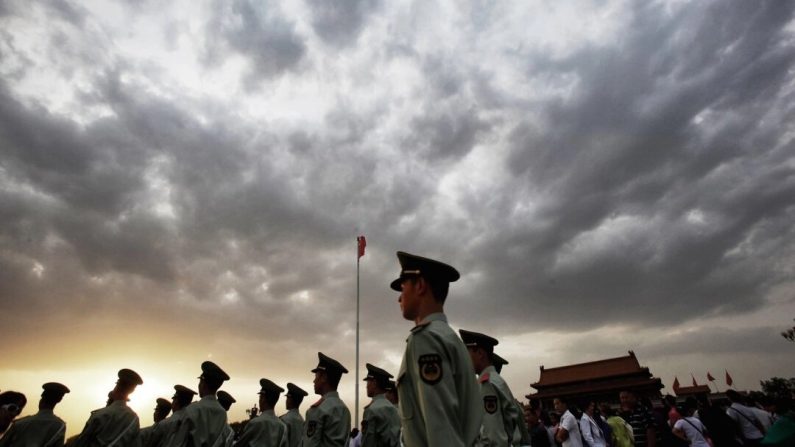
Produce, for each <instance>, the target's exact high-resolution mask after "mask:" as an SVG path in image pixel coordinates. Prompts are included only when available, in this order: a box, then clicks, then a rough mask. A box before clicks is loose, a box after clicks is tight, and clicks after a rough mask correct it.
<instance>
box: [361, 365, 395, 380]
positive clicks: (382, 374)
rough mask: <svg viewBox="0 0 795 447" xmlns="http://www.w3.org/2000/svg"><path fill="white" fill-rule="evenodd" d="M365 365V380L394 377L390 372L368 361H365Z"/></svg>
mask: <svg viewBox="0 0 795 447" xmlns="http://www.w3.org/2000/svg"><path fill="white" fill-rule="evenodd" d="M365 366H367V377H365V378H364V381H365V382H366V381H368V380H389V379H391V378H392V377H394V376H393V375H392V374H389V373H388V372H386V371H384V370H383V369H381V368H379V367H377V366H374V365H371V364H369V363H367V364H366V365H365Z"/></svg>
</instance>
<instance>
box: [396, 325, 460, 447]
mask: <svg viewBox="0 0 795 447" xmlns="http://www.w3.org/2000/svg"><path fill="white" fill-rule="evenodd" d="M412 341H413V343H411V345H410V346H409V356H410V358H409V362H410V364H409V365H407V368H408V369H409V370H410V371H412V373H413V376H414V377H415V384H416V393H417V406H418V408H419V413H420V414H418V415H414V417H419V418H422V420H423V422H424V423H425V432H426V436H427V441H428V446H429V447H437V446H438V447H442V446H444V447H447V446H450V447H455V446H464V445H465V441H464V439H462V435H463V431H464V427H461V425H462V421H460V420H458V416H457V414H456V413H458V411H460V410H459V406H460V405H461V402H459V396H458V393H457V391H456V381H455V377H454V375H453V374H454V373H455V374H461V373H463V372H462V371H454V369H453V364H452V362H451V353H450V352H448V351H447V350H446V349H445V346H444V344H443V343H442V342H441V340H439V339H438V338H436V337H435V336H433V335H432V334H430V333H429V332H428V331H423V332H420V333H417V334H415V336H414V337H413V338H412ZM472 380H473V381H474V372H473V377H472Z"/></svg>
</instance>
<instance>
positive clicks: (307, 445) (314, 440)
mask: <svg viewBox="0 0 795 447" xmlns="http://www.w3.org/2000/svg"><path fill="white" fill-rule="evenodd" d="M314 411H315V413H317V412H318V411H320V410H319V409H315V410H314ZM324 422H325V418H324V417H323V416H321V415H318V414H315V415H313V416H312V417H311V418H310V417H307V418H306V422H305V423H304V434H305V435H304V443H303V444H302V446H303V447H315V446H321V445H323V440H322V438H323V436H324V435H323V433H324V431H325V427H324V426H323V423H324ZM313 425H314V427H313ZM310 430H314V432H313V434H312V436H309V431H310Z"/></svg>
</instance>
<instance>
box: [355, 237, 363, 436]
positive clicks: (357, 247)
mask: <svg viewBox="0 0 795 447" xmlns="http://www.w3.org/2000/svg"><path fill="white" fill-rule="evenodd" d="M359 237H361V236H359ZM359 237H357V238H356V365H354V367H355V368H356V411H355V412H354V414H355V415H356V419H354V420H353V426H354V427H358V426H359V259H360V258H361V256H359V254H360V248H359V247H360V244H361V241H359Z"/></svg>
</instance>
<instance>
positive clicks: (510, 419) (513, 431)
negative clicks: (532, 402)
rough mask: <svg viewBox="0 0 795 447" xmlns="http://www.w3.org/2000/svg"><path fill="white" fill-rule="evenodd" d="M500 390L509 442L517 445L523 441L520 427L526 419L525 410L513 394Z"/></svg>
mask: <svg viewBox="0 0 795 447" xmlns="http://www.w3.org/2000/svg"><path fill="white" fill-rule="evenodd" d="M498 391H499V392H500V404H501V405H502V414H503V421H504V422H503V424H504V426H505V431H506V433H507V437H508V438H507V439H508V443H509V444H511V445H516V444H518V443H519V442H520V441H521V438H522V433H521V429H520V427H521V426H522V425H523V421H524V411H522V410H521V409H520V408H519V405H518V402H516V400H515V399H514V398H513V396H512V395H510V394H506V393H505V392H503V390H499V389H498Z"/></svg>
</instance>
